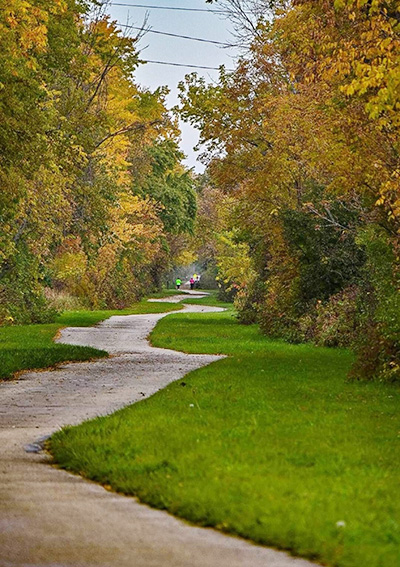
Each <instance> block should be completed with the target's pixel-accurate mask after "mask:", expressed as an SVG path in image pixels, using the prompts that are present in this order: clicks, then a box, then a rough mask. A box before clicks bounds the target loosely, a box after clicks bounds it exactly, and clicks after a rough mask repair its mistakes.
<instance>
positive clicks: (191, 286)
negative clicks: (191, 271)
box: [189, 278, 194, 289]
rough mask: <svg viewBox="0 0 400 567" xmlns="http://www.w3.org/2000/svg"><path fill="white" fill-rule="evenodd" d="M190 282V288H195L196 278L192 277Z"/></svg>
mask: <svg viewBox="0 0 400 567" xmlns="http://www.w3.org/2000/svg"><path fill="white" fill-rule="evenodd" d="M189 283H190V289H193V288H194V278H190V281H189Z"/></svg>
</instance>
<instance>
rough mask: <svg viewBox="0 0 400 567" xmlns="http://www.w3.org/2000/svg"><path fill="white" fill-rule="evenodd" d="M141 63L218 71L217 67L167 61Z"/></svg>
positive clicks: (148, 60) (145, 61) (147, 60)
mask: <svg viewBox="0 0 400 567" xmlns="http://www.w3.org/2000/svg"><path fill="white" fill-rule="evenodd" d="M142 63H154V64H155V65H170V66H171V67H188V68H189V69H207V70H209V71H219V69H220V68H219V67H205V66H203V65H185V64H184V63H168V62H167V61H152V60H150V59H146V60H143V61H142Z"/></svg>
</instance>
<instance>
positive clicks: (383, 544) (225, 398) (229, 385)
mask: <svg viewBox="0 0 400 567" xmlns="http://www.w3.org/2000/svg"><path fill="white" fill-rule="evenodd" d="M152 342H153V344H154V345H156V346H160V347H168V348H175V349H178V350H183V351H186V352H203V353H227V354H229V355H231V356H229V358H226V359H224V360H222V361H218V362H216V363H213V364H211V365H210V366H207V367H205V368H202V369H200V370H197V371H195V372H192V373H191V374H189V375H187V376H186V377H185V378H184V379H182V380H179V381H177V382H175V383H173V384H171V385H170V386H168V387H167V388H166V389H165V390H163V391H161V392H158V393H157V394H155V395H154V396H152V397H151V398H149V399H148V400H144V401H142V402H140V403H137V404H135V405H133V406H131V407H129V408H126V409H124V410H121V411H118V412H117V413H115V414H113V415H112V416H108V417H104V418H97V419H95V420H92V421H89V422H86V423H84V424H82V425H81V426H78V427H71V428H66V429H64V430H62V431H60V432H58V433H56V434H55V435H54V436H53V437H52V439H51V441H50V444H49V447H50V450H51V452H52V453H53V455H54V457H55V460H56V461H57V462H58V463H59V464H60V465H61V466H62V467H63V468H66V469H68V470H71V471H74V472H77V473H80V474H82V475H84V476H86V477H88V478H91V479H93V480H96V481H99V482H101V483H103V484H105V485H107V486H110V487H112V488H113V489H114V490H117V491H120V492H123V493H125V494H131V495H136V496H138V497H139V498H140V499H141V500H142V501H143V502H147V503H149V504H151V505H152V506H155V507H158V508H162V509H167V510H169V511H170V512H171V513H173V514H175V515H177V516H181V517H183V518H186V519H188V520H190V521H192V522H195V523H198V524H200V525H204V526H215V527H217V528H218V529H221V530H224V531H227V532H230V533H233V534H238V535H241V536H243V537H246V538H250V539H252V540H254V541H256V542H259V543H262V544H266V545H271V546H274V547H277V548H281V549H286V550H290V551H291V552H293V553H294V554H296V555H300V556H304V557H308V558H311V559H315V560H318V561H320V562H323V563H324V564H327V565H336V566H341V567H360V566H364V565H365V566H368V567H392V566H393V567H394V566H397V565H400V527H399V526H400V512H399V511H400V494H399V490H398V487H399V481H400V456H399V455H400V452H399V440H400V417H399V411H398V410H399V401H400V392H399V390H398V388H396V387H391V386H385V385H383V384H379V383H357V382H347V381H346V374H347V371H348V369H349V367H350V364H351V362H352V355H351V353H350V352H348V351H346V350H339V349H327V348H316V347H313V346H311V345H288V344H286V343H284V342H279V341H272V340H268V339H267V338H265V337H263V336H262V335H261V334H260V333H259V331H258V328H257V327H256V326H254V325H253V326H241V325H239V324H238V323H237V322H236V320H235V319H234V318H233V317H232V315H231V314H230V313H222V314H179V315H171V316H169V317H167V318H165V319H163V320H161V321H160V322H159V323H158V325H157V327H156V329H155V331H154V332H153V334H152Z"/></svg>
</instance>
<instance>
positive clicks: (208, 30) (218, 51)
mask: <svg viewBox="0 0 400 567" xmlns="http://www.w3.org/2000/svg"><path fill="white" fill-rule="evenodd" d="M117 3H121V4H131V6H129V7H128V6H118V5H116V4H117ZM134 4H141V5H145V6H149V7H148V8H147V9H146V8H138V7H133V5H134ZM150 6H165V7H168V6H171V7H181V8H197V9H206V10H207V9H208V10H215V9H217V7H218V4H216V5H211V6H210V5H209V4H206V3H205V0H115V3H114V2H112V3H111V5H110V7H109V8H108V11H109V13H110V15H111V16H112V19H113V20H117V21H118V22H119V23H121V24H126V23H129V24H130V25H134V26H141V24H142V23H143V21H144V18H145V17H146V13H147V14H148V25H149V26H150V27H151V28H152V29H153V30H157V31H163V32H168V33H174V34H180V35H187V36H194V37H198V38H205V39H211V40H214V41H221V42H228V43H229V42H230V41H231V40H232V36H231V34H230V24H229V22H228V21H227V20H226V19H225V18H223V17H222V16H221V15H219V14H215V13H211V12H210V11H209V12H186V11H175V10H158V9H155V8H151V7H150ZM139 48H141V49H142V51H141V58H142V59H149V60H157V61H165V62H167V63H184V64H191V65H202V66H209V67H218V66H219V65H222V64H224V65H225V66H226V67H227V68H232V65H233V59H232V57H233V56H234V55H235V51H234V50H233V49H230V48H228V49H226V48H221V47H219V46H217V45H213V44H208V43H200V42H197V41H189V40H186V39H179V38H174V37H167V36H163V35H157V34H153V33H148V34H146V36H145V37H144V38H143V39H142V40H141V41H140V43H139ZM192 71H194V69H189V68H184V67H172V66H164V65H156V64H151V63H148V64H146V65H141V66H140V67H139V69H138V70H137V71H136V74H135V76H136V79H137V81H138V82H139V84H141V85H143V86H145V87H148V88H150V89H151V90H154V89H156V88H157V87H159V86H160V85H167V86H168V87H169V89H170V91H171V93H170V95H169V97H168V106H169V107H172V106H174V105H175V104H176V103H177V101H178V99H177V85H178V83H179V81H182V80H183V79H184V77H185V75H186V74H187V73H190V72H192ZM196 71H197V73H198V74H199V75H201V76H203V77H205V78H206V79H207V80H209V81H213V80H214V81H215V80H217V79H218V71H209V70H201V69H197V70H196ZM181 127H182V144H181V147H182V150H183V151H184V153H185V154H186V155H187V156H188V159H187V161H186V163H187V165H188V166H189V167H195V169H196V171H199V172H200V171H202V170H203V166H202V165H201V164H200V163H199V162H196V155H195V153H194V152H193V150H192V148H193V146H194V145H195V144H196V142H197V139H198V134H197V131H196V130H194V129H193V128H192V127H191V126H189V125H185V124H182V125H181Z"/></svg>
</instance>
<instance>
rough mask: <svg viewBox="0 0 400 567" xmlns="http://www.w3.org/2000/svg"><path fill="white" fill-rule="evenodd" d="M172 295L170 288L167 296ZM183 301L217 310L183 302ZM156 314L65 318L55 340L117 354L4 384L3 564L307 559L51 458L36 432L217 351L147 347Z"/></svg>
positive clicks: (154, 565)
mask: <svg viewBox="0 0 400 567" xmlns="http://www.w3.org/2000/svg"><path fill="white" fill-rule="evenodd" d="M169 300H171V298H169ZM186 310H187V311H191V312H198V311H215V310H216V308H212V307H206V306H195V305H191V306H187V308H186ZM165 316H166V314H161V315H159V314H158V315H128V316H118V317H111V318H110V319H108V320H107V321H104V322H103V323H100V324H99V325H97V326H96V327H90V328H68V329H65V330H63V331H62V334H61V338H60V341H61V342H65V343H71V344H80V345H91V346H95V347H99V348H103V349H105V350H107V351H108V352H110V353H111V354H112V355H113V356H112V357H111V358H109V359H106V360H98V361H95V362H89V363H72V364H64V365H62V366H60V367H59V368H58V369H57V370H53V371H45V372H29V373H25V374H23V375H22V376H21V377H20V378H19V380H14V381H11V382H5V383H2V384H0V567H17V566H18V567H239V566H240V567H307V566H311V565H312V564H311V563H309V562H307V561H303V560H301V559H294V558H291V557H289V556H288V555H286V554H285V553H281V552H277V551H274V550H270V549H267V548H263V547H259V546H255V545H252V544H251V543H248V542H246V541H243V540H241V539H238V538H233V537H228V536H225V535H223V534H220V533H218V532H216V531H214V530H211V529H203V528H197V527H193V526H189V525H187V524H185V523H184V522H182V521H180V520H177V519H176V518H173V517H172V516H170V515H169V514H167V513H166V512H162V511H159V510H153V509H151V508H149V507H148V506H145V505H143V504H140V503H138V502H137V501H136V500H135V499H134V498H130V497H125V496H121V495H117V494H114V493H110V492H107V491H106V490H105V489H104V488H102V487H101V486H98V485H96V484H94V483H92V482H89V481H86V480H83V479H81V478H80V477H77V476H73V475H71V474H68V473H67V472H65V471H61V470H58V469H56V468H54V467H52V466H49V457H48V456H47V455H46V453H43V452H34V451H35V449H36V446H35V441H36V440H38V439H39V438H41V437H43V436H47V435H49V434H51V433H52V432H54V431H55V430H57V429H58V428H60V427H62V426H63V425H66V424H76V423H80V422H81V421H83V420H85V419H87V418H92V417H95V416H97V415H102V414H106V413H110V412H112V411H115V410H116V409H118V408H120V407H122V406H125V405H128V404H131V403H133V402H136V401H138V400H141V399H143V398H144V397H147V396H150V395H151V394H153V393H154V392H156V391H157V390H159V389H160V388H163V387H165V386H166V385H167V384H169V383H170V382H172V381H174V380H177V379H179V378H181V377H182V376H184V375H185V374H186V373H187V372H189V371H190V370H193V369H195V368H199V367H201V366H203V365H206V364H209V363H211V362H213V361H215V360H218V358H219V357H218V356H209V355H186V354H183V353H179V352H174V351H169V350H164V349H159V348H153V347H150V346H149V344H148V343H147V341H146V337H147V335H148V334H149V332H150V331H151V329H152V328H153V327H154V326H155V324H156V323H157V321H158V320H159V319H161V318H162V317H165Z"/></svg>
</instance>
